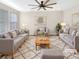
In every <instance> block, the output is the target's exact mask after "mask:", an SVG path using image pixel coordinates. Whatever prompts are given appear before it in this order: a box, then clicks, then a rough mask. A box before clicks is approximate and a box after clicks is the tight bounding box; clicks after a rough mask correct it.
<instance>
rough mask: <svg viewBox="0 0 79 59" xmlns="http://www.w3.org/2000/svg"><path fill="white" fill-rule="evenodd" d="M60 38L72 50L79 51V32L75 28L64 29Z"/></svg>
mask: <svg viewBox="0 0 79 59" xmlns="http://www.w3.org/2000/svg"><path fill="white" fill-rule="evenodd" d="M59 37H60V39H61V40H62V41H63V42H65V43H66V44H68V45H69V46H70V47H71V48H73V49H76V50H79V30H77V29H75V28H64V29H63V32H62V33H61V31H60V33H59Z"/></svg>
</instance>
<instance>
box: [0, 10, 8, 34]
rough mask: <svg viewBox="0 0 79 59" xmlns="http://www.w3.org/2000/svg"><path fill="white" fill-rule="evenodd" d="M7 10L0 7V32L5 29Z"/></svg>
mask: <svg viewBox="0 0 79 59" xmlns="http://www.w3.org/2000/svg"><path fill="white" fill-rule="evenodd" d="M7 21H8V11H5V10H2V9H0V33H3V32H5V31H6V29H7V26H8V22H7Z"/></svg>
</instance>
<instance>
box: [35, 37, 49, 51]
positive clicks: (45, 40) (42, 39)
mask: <svg viewBox="0 0 79 59" xmlns="http://www.w3.org/2000/svg"><path fill="white" fill-rule="evenodd" d="M35 45H36V50H37V47H38V46H39V47H40V46H41V45H45V46H46V47H48V48H50V41H49V38H48V37H37V38H36V40H35Z"/></svg>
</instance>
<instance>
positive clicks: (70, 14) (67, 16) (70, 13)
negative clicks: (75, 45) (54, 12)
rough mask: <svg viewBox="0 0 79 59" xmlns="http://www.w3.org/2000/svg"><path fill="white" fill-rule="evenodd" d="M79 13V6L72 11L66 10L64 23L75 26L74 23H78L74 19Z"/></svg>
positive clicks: (71, 9)
mask: <svg viewBox="0 0 79 59" xmlns="http://www.w3.org/2000/svg"><path fill="white" fill-rule="evenodd" d="M77 13H79V6H78V5H77V6H75V7H72V8H70V9H67V10H64V21H65V22H66V23H67V24H69V25H73V23H74V21H75V22H76V21H77V20H76V17H75V20H74V21H73V17H74V16H75V14H77Z"/></svg>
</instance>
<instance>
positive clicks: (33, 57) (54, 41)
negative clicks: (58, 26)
mask: <svg viewBox="0 0 79 59" xmlns="http://www.w3.org/2000/svg"><path fill="white" fill-rule="evenodd" d="M50 42H51V48H50V49H61V50H62V51H63V53H64V56H65V59H79V53H76V54H74V52H76V51H75V50H74V49H70V47H69V46H68V45H65V43H64V42H62V41H61V40H60V39H59V37H57V36H52V37H50ZM42 49H47V48H38V49H37V50H36V48H35V37H34V36H31V37H29V39H28V40H26V42H25V43H24V44H23V46H22V47H21V48H20V49H19V50H18V51H17V53H15V54H14V59H41V56H42ZM1 59H11V56H3V57H2V58H1Z"/></svg>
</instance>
